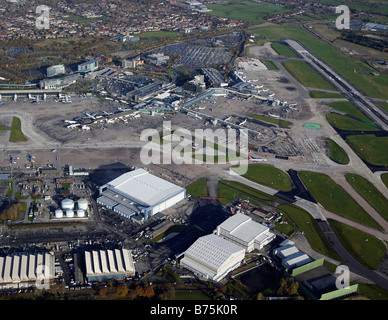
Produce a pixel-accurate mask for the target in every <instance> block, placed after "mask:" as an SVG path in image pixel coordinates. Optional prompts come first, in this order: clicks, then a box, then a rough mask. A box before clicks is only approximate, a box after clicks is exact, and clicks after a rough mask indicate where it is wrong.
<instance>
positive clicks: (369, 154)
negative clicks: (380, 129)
mask: <svg viewBox="0 0 388 320" xmlns="http://www.w3.org/2000/svg"><path fill="white" fill-rule="evenodd" d="M346 141H347V143H348V144H349V145H350V146H351V147H352V149H353V150H354V151H355V152H356V153H357V154H358V155H359V156H360V157H361V158H362V159H363V160H364V161H366V162H368V163H370V164H372V165H375V166H387V165H388V152H387V150H388V137H376V136H375V135H374V134H364V135H361V134H360V135H352V136H347V137H346Z"/></svg>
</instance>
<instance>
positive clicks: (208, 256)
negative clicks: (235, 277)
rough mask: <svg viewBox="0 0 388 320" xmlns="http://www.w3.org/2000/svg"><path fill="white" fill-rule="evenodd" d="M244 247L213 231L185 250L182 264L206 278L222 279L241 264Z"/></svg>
mask: <svg viewBox="0 0 388 320" xmlns="http://www.w3.org/2000/svg"><path fill="white" fill-rule="evenodd" d="M244 257H245V250H244V248H242V247H240V246H238V245H236V244H234V243H232V242H230V241H228V240H225V239H223V238H221V237H218V236H216V235H215V234H213V233H211V234H209V235H206V236H203V237H200V238H198V239H197V241H195V242H194V243H193V244H192V245H191V246H190V247H189V248H188V249H187V250H186V251H185V252H184V257H183V259H182V260H181V266H183V267H185V268H187V269H189V270H191V271H193V272H194V273H197V274H199V275H201V276H203V277H205V278H206V279H211V280H214V281H220V280H222V279H223V278H224V277H225V276H226V275H227V274H228V273H229V272H230V271H232V270H234V269H236V268H237V267H238V266H240V263H241V261H242V260H243V259H244Z"/></svg>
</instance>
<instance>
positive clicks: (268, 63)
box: [262, 59, 279, 70]
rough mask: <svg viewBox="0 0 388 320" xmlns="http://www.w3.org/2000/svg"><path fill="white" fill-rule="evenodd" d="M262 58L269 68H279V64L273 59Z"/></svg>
mask: <svg viewBox="0 0 388 320" xmlns="http://www.w3.org/2000/svg"><path fill="white" fill-rule="evenodd" d="M262 60H263V62H264V64H265V65H266V66H267V67H268V69H269V70H279V68H278V66H277V65H276V64H275V63H274V62H273V61H272V60H268V59H262Z"/></svg>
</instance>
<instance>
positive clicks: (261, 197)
mask: <svg viewBox="0 0 388 320" xmlns="http://www.w3.org/2000/svg"><path fill="white" fill-rule="evenodd" d="M218 196H219V197H220V198H226V199H227V200H220V203H222V204H227V203H229V202H231V201H233V200H235V199H242V200H246V199H249V200H250V201H251V202H254V203H256V204H259V203H265V204H272V203H273V202H274V201H276V200H277V198H276V197H275V196H272V195H270V194H267V193H264V192H261V191H259V190H257V189H254V188H251V187H249V186H247V185H245V184H243V183H240V182H237V181H230V180H219V181H218Z"/></svg>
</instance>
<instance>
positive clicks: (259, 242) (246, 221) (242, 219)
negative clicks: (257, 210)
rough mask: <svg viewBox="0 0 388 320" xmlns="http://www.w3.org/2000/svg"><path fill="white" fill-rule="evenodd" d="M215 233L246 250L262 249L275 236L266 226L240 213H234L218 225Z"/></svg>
mask: <svg viewBox="0 0 388 320" xmlns="http://www.w3.org/2000/svg"><path fill="white" fill-rule="evenodd" d="M216 234H217V235H218V236H220V237H223V238H225V239H226V240H229V241H231V242H233V243H235V244H237V245H239V246H241V247H242V248H244V249H245V251H246V252H251V251H253V250H255V249H257V250H260V249H263V247H264V246H265V245H267V244H268V243H270V242H271V241H272V240H274V239H275V237H276V236H275V234H274V233H272V232H270V231H269V228H268V227H266V226H264V225H262V224H260V223H257V222H255V221H253V220H252V218H250V217H248V216H247V215H245V214H242V213H236V214H235V215H233V216H231V217H230V218H228V219H227V220H225V221H224V222H223V223H221V224H220V225H218V227H217V231H216Z"/></svg>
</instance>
